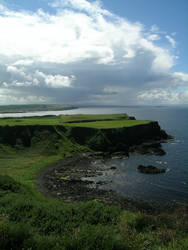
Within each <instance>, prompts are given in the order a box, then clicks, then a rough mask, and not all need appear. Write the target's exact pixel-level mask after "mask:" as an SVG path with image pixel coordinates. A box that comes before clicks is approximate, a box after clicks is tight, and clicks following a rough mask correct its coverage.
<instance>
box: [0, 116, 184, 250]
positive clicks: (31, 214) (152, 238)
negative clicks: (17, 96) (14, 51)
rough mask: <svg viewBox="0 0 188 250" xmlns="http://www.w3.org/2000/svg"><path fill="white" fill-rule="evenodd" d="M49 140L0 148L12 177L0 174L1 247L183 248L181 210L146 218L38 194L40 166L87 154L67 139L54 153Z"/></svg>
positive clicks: (0, 159) (1, 167)
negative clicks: (37, 185)
mask: <svg viewBox="0 0 188 250" xmlns="http://www.w3.org/2000/svg"><path fill="white" fill-rule="evenodd" d="M23 120H24V119H23ZM25 122H26V121H25ZM51 140H52V138H50V137H48V138H46V139H45V138H43V141H41V142H40V143H39V145H35V146H34V147H31V148H28V149H25V148H19V147H18V148H17V147H15V148H10V147H9V146H5V145H1V147H0V172H1V175H8V176H11V177H13V178H14V179H10V178H8V177H3V176H1V175H0V249H2V250H3V249H7V250H8V249H11V248H12V249H41V250H42V249H46V250H47V249H56V250H59V249H66V250H67V249H77V250H79V249H80V250H84V249H85V250H86V249H93V250H94V249H104V250H105V249H106V250H110V249H113V250H115V249H117V250H121V249H122V250H123V249H130V250H132V249H135V250H137V249H156V250H158V249H169V250H172V249H174V250H175V249H176V250H177V249H187V245H188V239H187V237H186V232H187V226H188V225H187V218H186V217H185V214H184V211H182V212H181V211H180V212H179V213H176V214H172V215H168V214H163V215H160V216H151V215H144V214H141V213H133V212H128V211H123V210H121V209H120V208H119V207H114V206H105V205H102V204H100V203H99V202H97V201H91V202H87V203H78V204H65V203H63V202H62V201H58V200H55V199H53V200H49V199H46V198H44V197H43V196H42V195H41V194H39V193H38V192H37V191H36V190H35V184H34V179H35V176H36V174H37V171H38V170H39V168H41V167H44V166H45V165H47V164H49V163H51V162H53V161H56V160H58V159H60V158H62V155H71V154H73V153H76V152H80V151H83V150H86V149H85V148H84V147H80V146H79V145H73V144H71V142H70V141H68V140H67V141H64V144H62V146H61V147H60V149H59V150H58V152H56V151H54V148H53V143H51ZM14 180H16V182H15V181H14ZM17 181H18V182H17Z"/></svg>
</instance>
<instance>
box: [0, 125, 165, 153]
mask: <svg viewBox="0 0 188 250" xmlns="http://www.w3.org/2000/svg"><path fill="white" fill-rule="evenodd" d="M166 139H168V135H167V134H166V132H165V131H163V130H161V128H160V126H159V125H158V123H157V122H150V123H148V124H141V125H136V126H131V127H124V128H115V129H96V128H86V127H66V126H61V125H56V126H55V125H19V126H0V144H6V145H10V146H13V147H14V146H16V145H18V144H19V145H22V146H24V147H31V146H33V145H35V144H37V143H39V142H40V143H41V142H43V143H42V144H41V145H43V144H44V143H46V142H47V141H48V142H49V141H51V145H52V144H53V145H55V147H56V149H57V150H58V147H59V145H60V144H62V143H63V144H64V145H65V144H66V143H67V142H69V143H70V142H71V144H72V145H74V144H79V145H84V146H87V147H89V148H90V149H91V150H95V151H110V152H116V151H127V150H128V149H129V148H130V147H132V146H135V145H140V144H142V143H145V142H151V141H161V140H166Z"/></svg>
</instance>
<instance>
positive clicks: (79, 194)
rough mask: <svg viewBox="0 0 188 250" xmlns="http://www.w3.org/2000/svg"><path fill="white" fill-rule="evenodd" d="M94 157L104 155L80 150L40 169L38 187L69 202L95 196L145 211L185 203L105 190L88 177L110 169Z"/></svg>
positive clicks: (125, 206)
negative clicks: (97, 162)
mask: <svg viewBox="0 0 188 250" xmlns="http://www.w3.org/2000/svg"><path fill="white" fill-rule="evenodd" d="M96 160H103V157H102V156H101V155H97V154H95V153H90V152H88V153H81V154H77V155H74V156H71V157H68V158H65V159H63V160H60V161H58V162H57V163H54V164H50V165H48V166H47V167H45V168H43V169H40V171H39V172H38V176H37V178H36V184H37V186H38V190H39V191H40V192H42V193H43V194H44V195H45V196H47V197H58V199H61V200H63V201H64V202H68V203H72V202H73V203H74V202H86V201H90V200H98V201H100V202H102V203H104V204H108V205H119V206H120V207H121V208H123V209H126V210H131V211H140V212H145V213H148V214H159V213H161V212H165V211H168V212H173V211H174V210H175V209H177V208H179V207H184V206H186V205H187V204H182V203H179V202H175V201H172V202H168V203H163V204H162V203H159V202H155V201H145V200H140V199H136V198H129V197H122V196H120V195H119V194H118V193H116V192H115V191H112V190H104V189H102V188H101V186H102V185H103V184H104V183H101V182H98V183H95V182H94V181H90V180H88V179H87V178H88V177H96V176H98V175H102V174H103V173H104V172H105V171H109V170H111V169H110V168H104V167H103V165H102V164H101V166H99V165H97V166H94V165H92V162H93V161H96Z"/></svg>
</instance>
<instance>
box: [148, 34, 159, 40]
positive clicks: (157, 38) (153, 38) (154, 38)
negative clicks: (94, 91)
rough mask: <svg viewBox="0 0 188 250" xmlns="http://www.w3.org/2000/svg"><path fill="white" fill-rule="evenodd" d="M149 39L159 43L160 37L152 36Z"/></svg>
mask: <svg viewBox="0 0 188 250" xmlns="http://www.w3.org/2000/svg"><path fill="white" fill-rule="evenodd" d="M148 39H149V40H151V41H157V40H160V39H161V38H160V36H159V35H157V34H151V35H149V36H148Z"/></svg>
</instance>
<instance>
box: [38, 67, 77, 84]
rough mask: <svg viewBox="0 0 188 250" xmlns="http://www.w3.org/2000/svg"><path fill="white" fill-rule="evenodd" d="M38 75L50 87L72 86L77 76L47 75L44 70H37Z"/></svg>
mask: <svg viewBox="0 0 188 250" xmlns="http://www.w3.org/2000/svg"><path fill="white" fill-rule="evenodd" d="M36 76H39V77H42V78H43V79H44V82H45V83H46V85H47V86H48V87H52V88H62V87H71V85H72V83H73V81H75V76H73V75H72V76H70V77H68V76H63V75H46V74H44V73H43V72H40V71H36Z"/></svg>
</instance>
